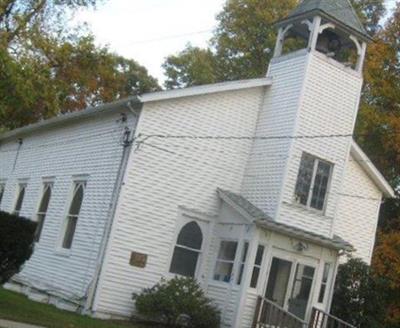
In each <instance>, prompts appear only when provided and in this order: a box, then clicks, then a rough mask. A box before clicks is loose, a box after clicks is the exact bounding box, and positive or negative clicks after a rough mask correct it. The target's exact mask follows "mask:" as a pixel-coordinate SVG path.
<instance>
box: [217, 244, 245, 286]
mask: <svg viewBox="0 0 400 328" xmlns="http://www.w3.org/2000/svg"><path fill="white" fill-rule="evenodd" d="M246 244H247V249H246ZM241 245H242V249H241V250H239V251H240V257H239V268H238V272H237V277H236V280H235V283H236V285H238V286H240V285H241V284H242V283H243V276H244V274H245V272H246V263H247V260H248V258H249V256H250V254H249V253H250V245H251V244H250V241H249V240H246V239H245V240H243V242H242V244H241ZM239 246H240V245H238V248H239ZM245 251H246V252H245ZM217 256H218V255H217ZM243 257H244V258H243ZM242 268H243V269H242ZM239 278H240V281H239Z"/></svg>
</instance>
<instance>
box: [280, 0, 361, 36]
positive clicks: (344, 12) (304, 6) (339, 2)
mask: <svg viewBox="0 0 400 328" xmlns="http://www.w3.org/2000/svg"><path fill="white" fill-rule="evenodd" d="M316 14H320V15H321V16H323V17H324V18H326V19H330V20H332V22H333V23H336V24H338V25H340V26H341V27H343V28H345V29H348V30H351V31H352V32H355V33H356V34H358V36H362V37H364V38H369V36H368V33H367V31H366V30H365V28H364V26H363V25H362V23H361V22H360V19H359V18H358V16H357V13H356V12H355V10H354V8H353V6H352V5H351V3H350V1H349V0H303V1H302V2H301V3H300V4H299V5H298V6H297V7H296V9H294V10H293V11H292V12H291V13H290V14H289V16H288V17H286V18H285V19H284V20H283V21H285V22H286V21H288V20H293V19H297V18H300V17H309V16H315V15H316Z"/></svg>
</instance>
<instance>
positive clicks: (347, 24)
mask: <svg viewBox="0 0 400 328" xmlns="http://www.w3.org/2000/svg"><path fill="white" fill-rule="evenodd" d="M277 26H278V27H279V33H278V38H277V43H276V47H275V53H274V57H280V56H282V55H285V54H286V53H289V52H293V51H295V50H298V49H301V48H307V49H308V50H309V51H318V52H320V53H323V54H325V55H326V56H328V57H330V58H332V59H334V60H336V61H338V62H340V63H342V64H343V65H345V66H347V67H351V68H353V69H354V70H356V71H358V72H361V71H362V65H363V62H364V58H365V52H366V44H367V42H368V41H369V40H370V37H369V36H368V34H367V32H366V30H365V29H364V27H363V25H362V24H361V22H360V20H359V18H358V16H357V14H356V13H355V11H354V8H353V7H352V5H351V3H350V2H349V0H304V1H302V2H301V3H300V4H299V5H298V7H297V8H296V9H295V10H294V11H293V12H292V13H290V15H289V16H288V17H287V18H285V19H283V20H281V21H279V22H278V23H277Z"/></svg>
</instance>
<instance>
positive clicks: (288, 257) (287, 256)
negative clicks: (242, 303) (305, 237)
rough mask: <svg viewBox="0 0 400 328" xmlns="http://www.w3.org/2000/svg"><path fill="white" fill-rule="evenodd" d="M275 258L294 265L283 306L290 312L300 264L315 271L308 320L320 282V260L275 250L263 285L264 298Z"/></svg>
mask: <svg viewBox="0 0 400 328" xmlns="http://www.w3.org/2000/svg"><path fill="white" fill-rule="evenodd" d="M274 257H275V258H278V259H281V260H285V261H289V262H291V263H292V267H291V268H290V276H289V282H288V286H287V290H286V294H285V302H284V306H283V308H284V309H285V310H288V308H289V300H290V297H291V294H292V290H293V285H294V278H295V274H296V268H297V265H298V264H302V265H307V266H311V267H313V268H314V269H315V271H314V278H313V282H312V286H311V290H310V298H309V300H308V304H307V311H306V315H305V317H306V318H307V316H308V315H309V311H310V310H311V307H310V304H312V302H313V295H314V292H315V289H316V287H317V285H318V281H317V280H318V272H317V270H318V266H319V263H318V260H317V259H314V258H310V257H305V256H301V257H296V256H295V254H292V253H288V252H287V251H283V250H279V249H273V250H272V252H271V253H270V254H269V257H268V263H267V271H266V273H267V274H266V275H265V276H266V278H265V280H264V283H263V287H262V294H261V295H263V296H264V295H265V293H266V291H267V286H268V281H269V275H270V272H271V267H272V259H273V258H274Z"/></svg>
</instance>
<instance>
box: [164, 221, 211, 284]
mask: <svg viewBox="0 0 400 328" xmlns="http://www.w3.org/2000/svg"><path fill="white" fill-rule="evenodd" d="M191 222H195V223H197V225H198V227H199V228H200V231H201V237H202V242H201V248H200V249H195V248H191V247H187V246H183V245H179V244H178V237H179V234H180V232H181V231H182V229H183V227H185V226H186V225H187V224H189V223H191ZM174 240H175V243H174V247H173V249H172V254H171V257H170V260H169V267H168V273H169V274H170V275H174V276H180V277H183V276H182V275H180V274H178V273H174V272H171V271H170V269H171V264H172V259H173V257H174V253H175V248H177V247H178V248H181V249H185V250H188V251H191V252H195V253H197V255H198V256H197V263H196V268H195V270H194V276H193V278H196V277H197V276H198V273H199V268H200V265H201V264H200V262H201V261H202V257H203V249H204V242H205V237H204V231H203V227H202V224H201V223H200V222H198V221H197V220H190V219H187V220H182V221H181V222H180V225H179V228H178V229H177V231H176V233H175V236H174Z"/></svg>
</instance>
